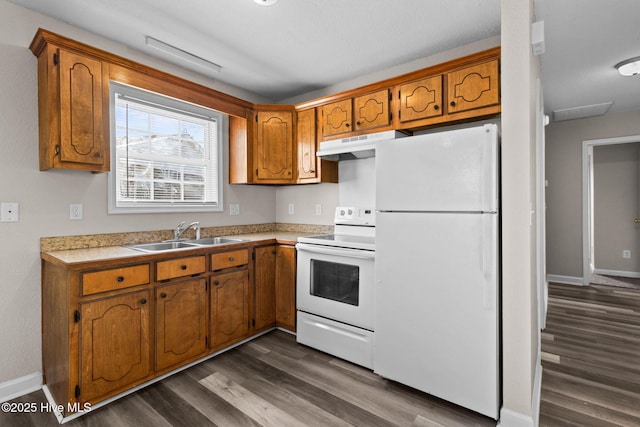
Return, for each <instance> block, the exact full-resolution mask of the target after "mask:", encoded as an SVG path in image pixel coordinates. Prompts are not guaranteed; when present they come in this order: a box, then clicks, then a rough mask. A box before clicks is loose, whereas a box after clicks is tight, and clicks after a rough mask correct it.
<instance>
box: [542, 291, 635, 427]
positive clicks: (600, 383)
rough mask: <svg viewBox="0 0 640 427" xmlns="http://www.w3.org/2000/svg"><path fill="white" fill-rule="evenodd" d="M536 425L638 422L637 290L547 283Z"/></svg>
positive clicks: (631, 424)
mask: <svg viewBox="0 0 640 427" xmlns="http://www.w3.org/2000/svg"><path fill="white" fill-rule="evenodd" d="M542 365H543V373H542V397H541V400H542V401H541V405H540V426H553V427H562V426H598V427H601V426H602V427H606V426H640V291H639V290H635V289H626V288H621V287H613V286H603V285H591V286H589V287H581V286H572V285H559V284H550V286H549V310H548V316H547V327H546V329H545V331H543V335H542Z"/></svg>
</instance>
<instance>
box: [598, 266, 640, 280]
mask: <svg viewBox="0 0 640 427" xmlns="http://www.w3.org/2000/svg"><path fill="white" fill-rule="evenodd" d="M593 272H594V273H595V274H600V275H602V276H620V277H631V278H633V279H640V272H637V271H618V270H603V269H600V268H596V269H594V270H593Z"/></svg>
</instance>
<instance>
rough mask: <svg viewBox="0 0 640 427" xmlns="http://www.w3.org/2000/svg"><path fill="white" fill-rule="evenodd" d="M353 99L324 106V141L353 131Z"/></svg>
mask: <svg viewBox="0 0 640 427" xmlns="http://www.w3.org/2000/svg"><path fill="white" fill-rule="evenodd" d="M352 119H353V105H352V103H351V99H345V100H343V101H338V102H332V103H331V104H327V105H323V106H322V136H323V138H324V139H328V138H327V137H333V136H336V135H340V134H343V133H349V132H352V131H353V127H352V126H351V122H352Z"/></svg>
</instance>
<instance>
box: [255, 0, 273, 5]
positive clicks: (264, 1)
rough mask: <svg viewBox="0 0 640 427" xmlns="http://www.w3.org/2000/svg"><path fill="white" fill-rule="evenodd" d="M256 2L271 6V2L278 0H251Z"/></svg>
mask: <svg viewBox="0 0 640 427" xmlns="http://www.w3.org/2000/svg"><path fill="white" fill-rule="evenodd" d="M253 1H254V2H255V3H256V4H259V5H260V6H271V5H272V4H275V2H277V1H278V0H253Z"/></svg>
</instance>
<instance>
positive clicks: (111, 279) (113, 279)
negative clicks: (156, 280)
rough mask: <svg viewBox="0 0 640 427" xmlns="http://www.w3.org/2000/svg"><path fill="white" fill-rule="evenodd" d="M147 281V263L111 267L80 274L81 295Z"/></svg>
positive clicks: (136, 284)
mask: <svg viewBox="0 0 640 427" xmlns="http://www.w3.org/2000/svg"><path fill="white" fill-rule="evenodd" d="M147 283H149V264H142V265H133V266H131V267H122V268H112V269H109V270H101V271H94V272H92V273H84V274H83V275H82V295H92V294H97V293H100V292H106V291H113V290H116V289H123V288H130V287H131V286H138V285H146V284H147Z"/></svg>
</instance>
